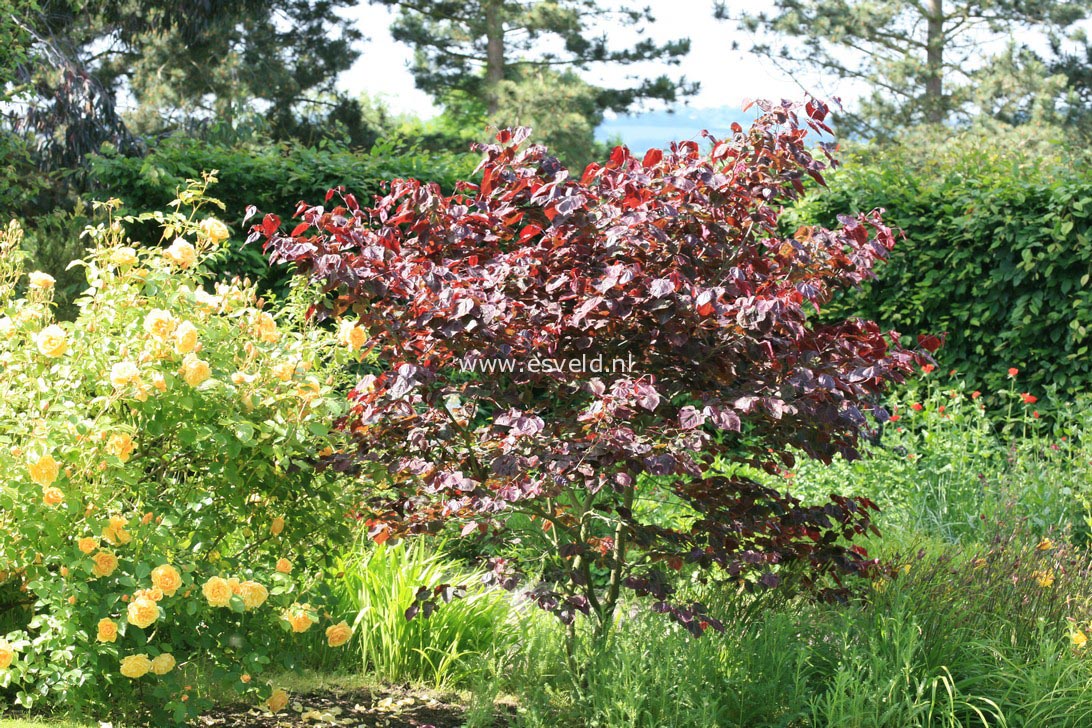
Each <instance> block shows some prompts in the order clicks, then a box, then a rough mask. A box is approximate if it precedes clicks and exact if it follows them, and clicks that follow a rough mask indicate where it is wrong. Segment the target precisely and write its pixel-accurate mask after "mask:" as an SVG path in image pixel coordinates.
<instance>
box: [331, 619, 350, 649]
mask: <svg viewBox="0 0 1092 728" xmlns="http://www.w3.org/2000/svg"><path fill="white" fill-rule="evenodd" d="M352 636H353V630H352V629H351V628H350V627H349V625H348V624H346V623H345V621H344V620H342V621H340V622H338V623H337V624H334V625H331V626H329V627H327V628H326V644H328V645H330V646H331V647H341V646H342V645H343V644H345V643H346V642H348V641H349V638H350V637H352Z"/></svg>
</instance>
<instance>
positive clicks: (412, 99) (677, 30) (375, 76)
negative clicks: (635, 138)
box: [339, 0, 852, 118]
mask: <svg viewBox="0 0 1092 728" xmlns="http://www.w3.org/2000/svg"><path fill="white" fill-rule="evenodd" d="M641 4H642V5H643V6H644V5H647V6H648V7H650V8H651V10H652V13H653V15H654V16H655V18H656V23H655V24H654V27H652V28H646V29H644V30H645V32H646V33H647V34H648V35H649V36H651V37H652V38H653V39H655V40H657V41H666V40H673V39H677V38H690V42H691V49H690V54H689V55H688V56H687V57H686V58H685V59H684V60H683V63H682V64H681V65H680V66H675V67H671V66H667V65H666V64H645V65H644V66H642V67H637V66H631V67H628V68H625V67H608V68H605V69H591V71H590V72H589V73H587V74H584V75H585V78H587V80H588V81H590V82H592V83H596V84H604V85H606V84H617V85H624V84H625V77H626V75H627V74H632V73H633V72H634V71H635V70H636V71H639V72H641V73H643V74H647V75H648V76H652V77H655V76H658V75H660V74H661V73H665V72H666V73H668V74H670V75H678V74H682V75H685V76H686V77H687V79H688V80H692V81H698V82H699V83H700V84H701V90H700V92H699V93H698V95H697V96H695V97H692V98H691V99H690V101H689V104H690V106H691V107H693V108H697V109H712V108H721V107H731V108H740V107H741V106H742V104H743V101H744V99H747V98H760V97H761V98H776V99H780V98H794V99H796V98H802V97H803V91H802V90H801V89H800V87H799V86H797V85H796V84H795V83H794V82H793V81H791V80H789V79H787V78H786V77H785V76H783V75H782V74H780V73H779V72H778V71H777V69H775V68H773V67H772V66H771V65H770V64H769V62H768V61H764V60H763V59H761V58H758V57H756V56H753V55H751V54H749V53H747V52H745V51H743V50H738V51H733V50H732V43H733V41H739V43H740V45H741V46H743V47H746V46H747V45H748V41H747V37H746V34H744V33H742V32H740V31H739V30H737V29H736V27H735V24H734V23H731V22H728V21H718V20H716V19H714V17H713V0H644V1H643V3H641ZM343 16H344V17H345V18H346V20H347V21H349V22H354V23H359V24H360V25H359V27H360V28H361V29H362V30H363V31H364V33H365V35H366V36H368V38H369V40H368V42H366V43H365V44H364V45H363V47H362V48H363V55H361V56H360V58H359V59H358V60H357V62H356V64H355V65H354V66H353V67H352V69H350V70H349V71H347V72H346V73H344V74H343V75H342V77H341V79H340V84H339V85H340V86H341V88H342V89H344V90H346V91H349V92H350V93H354V94H355V93H359V92H362V91H364V92H367V93H369V94H371V95H373V96H378V97H380V98H381V99H383V100H384V101H385V102H386V103H387V105H388V106H389V107H390V108H391V110H392V111H395V112H407V113H412V114H415V115H418V116H421V117H424V118H428V117H430V116H433V115H435V114H436V113H438V110H437V109H436V108H435V107H434V106H433V104H432V103H431V100H430V99H429V97H428V95H426V94H424V93H422V92H421V91H418V90H417V89H416V88H415V87H414V85H413V77H412V76H411V75H410V72H409V64H410V61H411V59H412V55H413V54H412V51H411V50H410V48H409V47H408V46H405V45H403V44H401V43H397V42H395V41H394V39H392V38H391V36H390V32H389V31H388V28H389V26H390V23H391V18H392V17H393V13H392V11H390V10H388V9H387V8H385V7H383V6H377V5H372V4H371V3H368V2H361V3H360V4H359V5H358V6H357V7H355V8H353V9H351V10H347V11H345V12H344V13H343ZM611 37H612V38H614V37H618V38H619V41H621V40H622V38H623V37H624V36H622V35H621V34H619V33H617V32H612V33H611ZM637 37H638V36H636V35H633V36H632V38H633V39H636V38H637ZM817 90H819V89H817ZM821 91H822V92H823V93H826V94H828V95H829V94H830V93H837V94H839V95H841V96H842V98H843V100H848V99H850V98H851V97H852V89H850V88H843V89H821Z"/></svg>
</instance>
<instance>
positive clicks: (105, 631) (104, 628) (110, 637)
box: [95, 618, 118, 642]
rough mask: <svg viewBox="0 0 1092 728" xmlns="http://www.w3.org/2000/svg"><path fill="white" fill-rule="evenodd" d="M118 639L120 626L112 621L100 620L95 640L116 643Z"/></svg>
mask: <svg viewBox="0 0 1092 728" xmlns="http://www.w3.org/2000/svg"><path fill="white" fill-rule="evenodd" d="M117 638H118V625H117V622H115V621H114V620H112V619H105V618H104V619H100V620H99V629H98V635H96V637H95V639H97V640H98V641H99V642H114V641H116V640H117Z"/></svg>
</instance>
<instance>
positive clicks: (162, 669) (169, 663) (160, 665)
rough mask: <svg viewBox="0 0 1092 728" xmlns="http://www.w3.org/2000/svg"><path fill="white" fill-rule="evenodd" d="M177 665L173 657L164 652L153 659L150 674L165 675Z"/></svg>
mask: <svg viewBox="0 0 1092 728" xmlns="http://www.w3.org/2000/svg"><path fill="white" fill-rule="evenodd" d="M177 664H178V663H177V662H175V659H174V655H172V654H171V653H170V652H164V653H163V654H160V655H156V657H155V659H154V660H152V672H154V673H155V674H156V675H166V674H167V673H168V672H170V671H171V670H173V669H174V666H175V665H177Z"/></svg>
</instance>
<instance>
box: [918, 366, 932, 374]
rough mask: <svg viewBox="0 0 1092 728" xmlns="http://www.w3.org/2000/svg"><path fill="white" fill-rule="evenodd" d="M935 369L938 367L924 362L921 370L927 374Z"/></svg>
mask: <svg viewBox="0 0 1092 728" xmlns="http://www.w3.org/2000/svg"><path fill="white" fill-rule="evenodd" d="M934 369H936V367H935V366H933V365H932V364H922V365H921V370H922V371H923V372H925V373H926V374H929V373H931V372H932V371H933V370H934Z"/></svg>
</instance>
